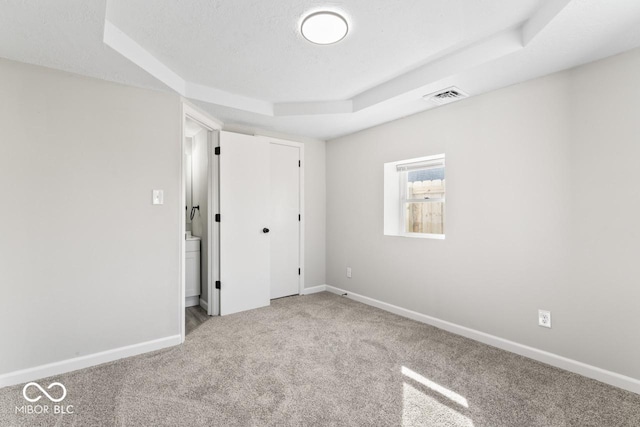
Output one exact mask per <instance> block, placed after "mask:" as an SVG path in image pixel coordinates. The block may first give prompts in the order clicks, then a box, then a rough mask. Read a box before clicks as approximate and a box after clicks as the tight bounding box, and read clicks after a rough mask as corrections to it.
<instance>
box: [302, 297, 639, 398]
mask: <svg viewBox="0 0 640 427" xmlns="http://www.w3.org/2000/svg"><path fill="white" fill-rule="evenodd" d="M323 286H324V288H325V289H326V290H327V291H328V292H331V293H334V294H338V295H344V296H345V297H346V298H350V299H352V300H354V301H358V302H361V303H363V304H367V305H370V306H373V307H377V308H380V309H382V310H385V311H388V312H391V313H394V314H397V315H399V316H402V317H407V318H409V319H412V320H416V321H418V322H422V323H426V324H428V325H431V326H435V327H437V328H440V329H444V330H445V331H449V332H452V333H454V334H457V335H462V336H463V337H467V338H470V339H472V340H475V341H479V342H481V343H484V344H488V345H490V346H493V347H497V348H499V349H502V350H506V351H509V352H511V353H515V354H519V355H520V356H524V357H528V358H530V359H533V360H537V361H538V362H542V363H546V364H548V365H551V366H555V367H556V368H560V369H564V370H566V371H569V372H573V373H576V374H579V375H582V376H585V377H588V378H592V379H594V380H597V381H601V382H603V383H605V384H609V385H612V386H615V387H619V388H622V389H624V390H628V391H631V392H633V393H638V394H640V380H638V379H637V378H632V377H628V376H625V375H622V374H618V373H616V372H612V371H608V370H606V369H602V368H598V367H596V366H592V365H588V364H586V363H583V362H579V361H577V360H573V359H569V358H566V357H563V356H559V355H557V354H554V353H549V352H548V351H544V350H540V349H537V348H534V347H529V346H527V345H524V344H519V343H517V342H514V341H509V340H507V339H504V338H500V337H497V336H495V335H490V334H487V333H484V332H480V331H477V330H475V329H471V328H467V327H466V326H460V325H457V324H455V323H451V322H447V321H446V320H441V319H438V318H436V317H431V316H427V315H426V314H422V313H418V312H416V311H412V310H407V309H406V308H402V307H398V306H396V305H392V304H388V303H386V302H382V301H379V300H376V299H373V298H369V297H366V296H364V295H359V294H356V293H353V292H350V291H345V290H343V289H339V288H336V287H334V286H330V285H323ZM320 287H321V286H316V287H315V288H320ZM315 288H310V290H311V289H313V290H314V292H322V291H321V290H317V291H316V290H315ZM309 293H313V292H309ZM345 294H346V295H345Z"/></svg>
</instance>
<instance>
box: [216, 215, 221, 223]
mask: <svg viewBox="0 0 640 427" xmlns="http://www.w3.org/2000/svg"><path fill="white" fill-rule="evenodd" d="M216 222H220V214H216Z"/></svg>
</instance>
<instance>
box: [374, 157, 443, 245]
mask: <svg viewBox="0 0 640 427" xmlns="http://www.w3.org/2000/svg"><path fill="white" fill-rule="evenodd" d="M394 186H395V189H394V188H393V187H394ZM394 211H395V213H394ZM384 222H385V234H387V235H396V236H407V237H430V238H436V239H443V238H444V233H445V163H444V154H441V155H437V156H429V157H420V158H416V159H409V160H403V161H399V162H393V163H387V164H385V218H384Z"/></svg>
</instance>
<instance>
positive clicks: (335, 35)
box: [300, 11, 349, 44]
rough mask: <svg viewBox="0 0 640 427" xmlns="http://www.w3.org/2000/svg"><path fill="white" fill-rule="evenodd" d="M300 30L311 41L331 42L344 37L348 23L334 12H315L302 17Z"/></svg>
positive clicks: (317, 42)
mask: <svg viewBox="0 0 640 427" xmlns="http://www.w3.org/2000/svg"><path fill="white" fill-rule="evenodd" d="M300 32H301V33H302V35H303V36H304V38H305V39H307V40H309V41H310V42H311V43H315V44H332V43H337V42H339V41H340V40H342V39H343V38H345V36H346V35H347V33H348V32H349V24H347V20H346V19H344V18H343V17H342V16H341V15H339V14H337V13H335V12H328V11H323V12H315V13H312V14H311V15H309V16H307V17H306V18H304V20H303V21H302V25H300Z"/></svg>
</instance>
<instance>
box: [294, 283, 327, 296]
mask: <svg viewBox="0 0 640 427" xmlns="http://www.w3.org/2000/svg"><path fill="white" fill-rule="evenodd" d="M326 290H327V285H318V286H312V287H310V288H304V289H303V290H302V293H301V294H300V295H311V294H317V293H318V292H324V291H326Z"/></svg>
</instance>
